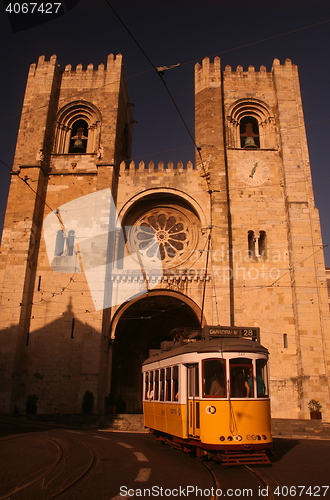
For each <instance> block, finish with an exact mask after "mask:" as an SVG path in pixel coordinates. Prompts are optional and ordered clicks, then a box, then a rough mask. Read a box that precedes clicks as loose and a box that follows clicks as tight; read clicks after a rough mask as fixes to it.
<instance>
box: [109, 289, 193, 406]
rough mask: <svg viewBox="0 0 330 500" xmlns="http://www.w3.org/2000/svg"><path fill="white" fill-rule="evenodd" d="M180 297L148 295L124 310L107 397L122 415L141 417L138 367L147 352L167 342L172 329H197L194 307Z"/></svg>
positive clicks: (119, 323)
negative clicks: (113, 399)
mask: <svg viewBox="0 0 330 500" xmlns="http://www.w3.org/2000/svg"><path fill="white" fill-rule="evenodd" d="M189 302H191V301H190V300H189V299H187V298H185V297H184V296H182V300H181V299H180V294H173V293H172V292H166V291H164V292H158V293H152V292H151V293H150V294H148V296H144V297H143V298H141V299H139V300H137V301H134V302H133V303H132V304H131V305H129V306H128V307H126V308H125V310H124V312H123V313H122V314H121V316H120V319H119V320H118V323H117V326H116V330H115V340H114V343H113V356H112V377H111V393H112V394H115V395H116V396H117V398H118V399H119V401H120V402H121V404H122V406H121V407H120V405H119V407H118V408H117V411H118V412H122V413H141V412H142V403H141V393H142V392H141V391H142V376H141V366H142V363H143V361H144V360H145V359H147V358H148V357H149V351H150V350H151V349H159V348H160V344H161V342H163V341H164V340H171V339H170V337H169V332H170V331H171V330H172V329H173V328H177V327H183V326H191V327H198V326H199V325H200V318H199V317H198V315H197V312H198V307H197V306H196V305H194V306H195V307H194V308H193V307H192V302H191V304H189Z"/></svg>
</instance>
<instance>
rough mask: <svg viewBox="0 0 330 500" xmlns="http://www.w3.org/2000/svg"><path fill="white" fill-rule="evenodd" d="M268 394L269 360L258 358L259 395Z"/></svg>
mask: <svg viewBox="0 0 330 500" xmlns="http://www.w3.org/2000/svg"><path fill="white" fill-rule="evenodd" d="M268 395H269V392H268V373H267V361H266V360H265V359H257V397H258V398H266V397H268Z"/></svg>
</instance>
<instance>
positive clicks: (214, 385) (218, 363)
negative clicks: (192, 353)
mask: <svg viewBox="0 0 330 500" xmlns="http://www.w3.org/2000/svg"><path fill="white" fill-rule="evenodd" d="M203 370H204V391H203V392H204V397H208V396H213V397H218V398H225V397H226V395H227V391H226V375H225V374H226V365H225V360H222V359H207V360H204V365H203Z"/></svg>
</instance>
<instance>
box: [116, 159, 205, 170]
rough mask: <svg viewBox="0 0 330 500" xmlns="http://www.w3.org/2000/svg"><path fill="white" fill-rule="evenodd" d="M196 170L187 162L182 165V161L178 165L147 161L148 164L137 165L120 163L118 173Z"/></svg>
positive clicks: (141, 162) (132, 162) (142, 162)
mask: <svg viewBox="0 0 330 500" xmlns="http://www.w3.org/2000/svg"><path fill="white" fill-rule="evenodd" d="M191 170H196V167H195V165H194V164H193V163H192V162H191V161H188V163H186V164H184V163H183V162H182V161H179V162H178V163H173V162H172V161H169V162H168V163H164V162H163V161H159V162H158V163H155V162H153V161H149V163H145V162H144V161H140V162H139V163H135V162H134V161H131V162H129V163H128V162H125V161H123V162H121V164H120V171H121V172H139V173H145V172H172V171H180V172H183V171H191Z"/></svg>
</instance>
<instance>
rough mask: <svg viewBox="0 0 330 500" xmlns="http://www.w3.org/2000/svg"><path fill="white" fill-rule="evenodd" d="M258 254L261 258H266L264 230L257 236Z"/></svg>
mask: <svg viewBox="0 0 330 500" xmlns="http://www.w3.org/2000/svg"><path fill="white" fill-rule="evenodd" d="M258 254H259V257H260V258H261V259H265V258H266V232H265V231H260V233H259V238H258Z"/></svg>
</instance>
